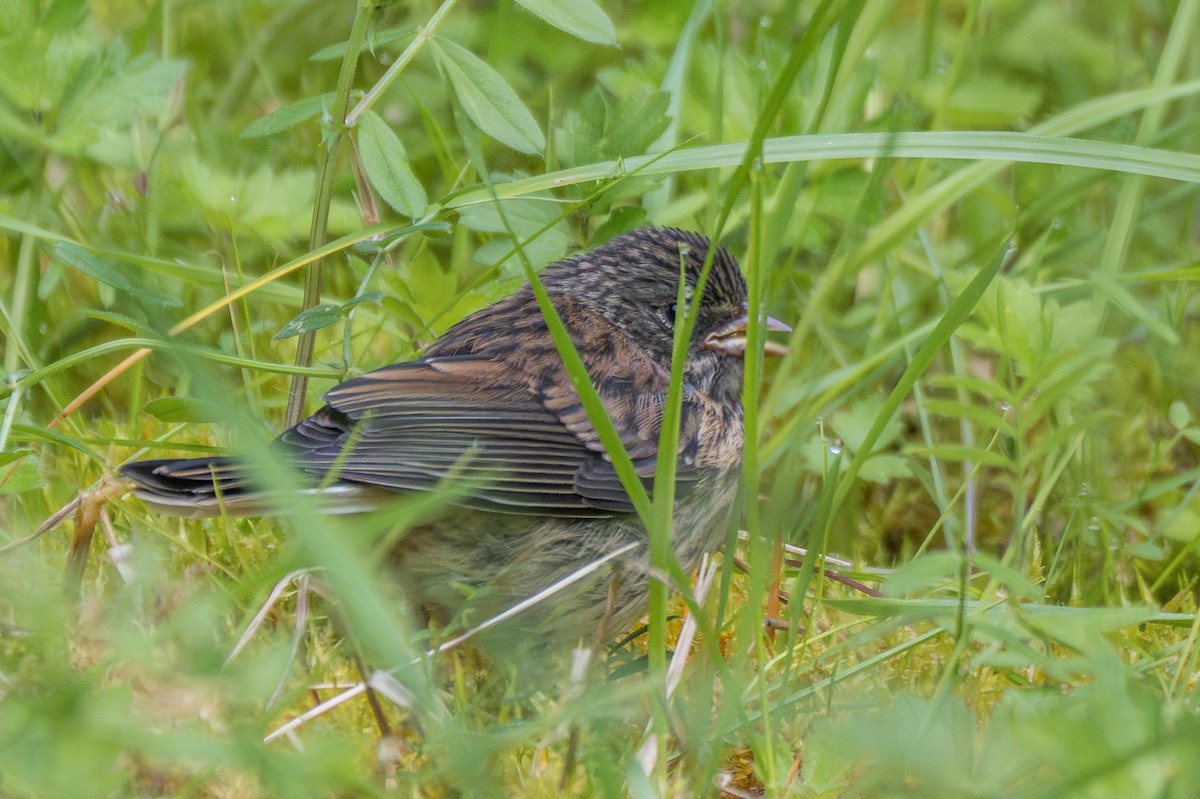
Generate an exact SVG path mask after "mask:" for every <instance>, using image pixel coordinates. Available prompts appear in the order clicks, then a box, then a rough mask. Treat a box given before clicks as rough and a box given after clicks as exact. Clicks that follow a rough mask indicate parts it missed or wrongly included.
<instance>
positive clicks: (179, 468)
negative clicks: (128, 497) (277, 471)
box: [121, 457, 262, 518]
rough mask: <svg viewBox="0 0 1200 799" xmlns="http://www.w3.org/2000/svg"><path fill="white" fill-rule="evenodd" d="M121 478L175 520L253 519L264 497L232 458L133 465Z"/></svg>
mask: <svg viewBox="0 0 1200 799" xmlns="http://www.w3.org/2000/svg"><path fill="white" fill-rule="evenodd" d="M121 476H122V477H124V478H125V479H126V480H129V481H130V482H132V483H133V484H134V493H135V494H137V495H138V496H139V497H140V498H141V499H143V500H145V501H146V503H147V504H148V505H150V506H151V507H152V508H154V509H156V510H158V511H161V512H163V513H169V514H171V515H172V516H186V517H192V518H201V517H206V516H220V515H221V514H223V513H226V514H229V515H234V516H253V515H255V513H256V512H259V511H258V510H256V509H261V507H262V502H261V495H260V494H259V492H257V491H255V490H254V489H253V488H252V487H251V485H250V483H249V480H248V479H247V477H246V474H245V470H244V469H243V467H242V466H241V465H240V464H239V463H237V461H235V460H234V459H232V458H223V457H212V458H169V459H165V460H149V461H138V462H136V463H129V464H126V465H124V466H122V467H121Z"/></svg>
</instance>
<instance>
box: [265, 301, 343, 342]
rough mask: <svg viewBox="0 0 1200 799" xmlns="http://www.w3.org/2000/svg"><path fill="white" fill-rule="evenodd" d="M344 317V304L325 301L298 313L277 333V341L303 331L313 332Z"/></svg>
mask: <svg viewBox="0 0 1200 799" xmlns="http://www.w3.org/2000/svg"><path fill="white" fill-rule="evenodd" d="M341 318H342V306H340V305H333V304H330V303H325V304H323V305H314V306H313V307H311V308H306V309H304V310H303V311H301V312H300V313H298V314H296V315H295V316H293V317H292V318H291V320H289V321H288V323H287V324H286V325H284V326H283V328H282V329H281V330H280V331H279V332H278V333H276V334H275V340H276V341H282V340H283V339H285V338H292V337H294V336H298V335H300V334H301V333H311V332H313V331H314V330H320V329H321V328H323V327H329V326H330V325H332V324H335V323H337V322H338V321H339V320H340V319H341Z"/></svg>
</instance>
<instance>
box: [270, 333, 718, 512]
mask: <svg viewBox="0 0 1200 799" xmlns="http://www.w3.org/2000/svg"><path fill="white" fill-rule="evenodd" d="M642 357H643V358H644V356H642ZM605 362H606V363H610V364H614V365H615V366H614V368H616V369H620V370H621V374H620V375H613V374H607V375H606V374H603V373H597V372H596V371H595V370H593V374H592V378H593V381H594V382H595V383H597V384H599V385H600V386H601V387H602V388H601V394H602V397H603V399H604V400H605V404H606V406H607V408H608V410H609V414H610V416H611V417H612V419H613V422H614V424H615V425H616V428H617V430H618V432H619V433H620V435H621V439H622V442H623V443H624V444H625V446H626V449H627V451H628V452H629V454H630V456H631V458H632V459H633V461H634V464H635V466H636V468H637V471H638V474H639V475H641V476H642V478H643V481H644V482H645V483H646V485H647V487H649V484H650V482H651V481H652V479H653V474H654V461H655V457H656V454H657V443H658V431H659V428H660V426H661V419H662V405H663V398H664V397H665V395H666V382H665V378H664V375H663V374H662V373H661V369H659V370H658V373H655V371H654V370H653V369H649V368H645V369H642V368H638V369H634V370H633V372H632V373H630V372H629V370H628V368H627V367H628V364H629V363H630V361H628V360H625V361H624V364H625V366H620V364H621V363H622V360H621V359H620V358H615V359H614V358H608V359H605ZM325 400H326V402H327V403H328V404H327V405H326V407H325V408H323V409H322V410H321V411H319V412H317V413H316V414H314V415H313V416H312V417H310V418H309V419H307V420H305V421H304V422H302V423H300V424H299V425H298V426H296V427H295V428H293V429H291V430H289V431H288V432H286V433H284V434H283V436H281V439H282V442H283V444H284V445H285V446H286V447H288V449H289V450H290V456H291V459H292V460H293V462H294V463H295V464H296V465H297V466H298V467H300V468H301V469H304V470H306V471H309V472H312V473H315V474H320V475H324V474H329V473H332V474H334V475H336V477H337V478H338V479H341V480H346V481H351V482H354V483H360V484H366V485H372V486H379V487H383V488H388V489H393V490H430V489H433V488H434V487H436V486H437V485H439V484H440V483H442V482H443V481H445V480H447V479H452V480H463V481H467V483H468V489H467V497H466V498H465V499H462V500H459V504H463V505H467V506H470V507H475V508H481V509H486V510H491V511H500V512H510V513H531V514H545V515H560V516H582V517H587V516H593V517H594V516H605V515H609V514H611V513H620V512H628V511H631V510H632V509H633V506H632V504H631V503H630V501H629V498H628V496H627V495H626V494H625V491H624V489H623V488H622V487H621V485H620V481H619V480H618V479H617V476H616V472H615V470H614V469H613V467H612V464H611V462H610V461H609V459H608V457H607V454H606V453H605V452H604V448H603V446H602V445H601V444H600V442H599V438H598V437H597V435H596V433H595V430H594V429H593V427H592V425H591V423H590V421H588V418H587V414H586V413H585V412H584V411H583V408H582V406H581V405H580V404H579V400H578V397H577V395H576V394H575V391H574V389H573V388H572V387H571V386H570V383H569V382H568V381H567V379H566V377H565V375H563V374H562V372H561V368H559V369H556V370H554V373H553V374H546V375H537V374H530V372H529V370H528V369H526V368H521V367H519V366H514V365H513V364H511V363H508V362H501V361H499V360H495V359H492V358H489V357H486V356H479V355H451V356H438V357H428V358H424V359H421V360H417V361H411V362H407V363H401V364H396V365H394V366H387V367H384V368H382V369H379V370H377V371H374V372H371V373H369V374H366V375H363V376H361V377H358V378H355V379H353V380H349V381H347V382H345V383H343V384H341V385H339V386H337V387H335V388H334V389H332V390H331V391H329V392H328V393H327V394H326V395H325ZM697 407H698V406H697V403H696V402H686V403H685V412H684V423H683V427H682V430H681V437H680V439H681V447H680V451H681V455H682V456H683V457H682V458H681V463H680V469H679V474H678V484H679V489H677V490H681V491H686V489H687V486H688V485H690V484H691V482H692V481H693V480H694V479H695V478H696V477H697V476H698V470H696V469H694V468H692V467H691V466H689V465H686V464H687V461H688V455H687V453H688V450H689V448H692V449H694V446H695V443H694V442H696V441H697V440H698V434H697V428H698V423H699V418H700V413H699V412H698V410H697ZM691 462H692V463H694V458H693V459H691Z"/></svg>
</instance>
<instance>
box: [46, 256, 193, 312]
mask: <svg viewBox="0 0 1200 799" xmlns="http://www.w3.org/2000/svg"><path fill="white" fill-rule="evenodd" d="M52 251H53V253H54V257H55V258H57V259H58V260H60V261H62V262H63V263H65V264H66V265H67V266H70V267H74V268H75V269H78V270H79V271H80V272H83V273H84V274H85V275H87V276H89V277H92V278H95V279H96V280H98V281H100V282H101V283H103V284H105V285H106V286H112V287H113V288H114V289H117V290H118V291H123V292H125V293H126V294H130V295H132V296H134V297H138V298H140V299H143V300H145V301H147V302H152V303H155V304H156V305H163V306H166V307H168V308H178V307H179V306H180V305H181V304H182V303H180V301H179V300H177V299H176V298H174V297H168V296H166V295H165V294H158V293H156V292H153V291H147V290H146V289H144V288H142V287H141V286H138V285H136V284H134V283H132V282H130V280H129V279H128V278H127V277H125V275H123V274H122V273H121V271H120V269H119V268H118V267H117V266H116V265H115V264H113V263H110V262H108V261H105V260H103V259H100V258H97V257H96V256H95V255H92V254H91V253H90V252H88V251H87V250H85V249H83V248H82V247H80V246H79V245H78V244H72V243H71V242H67V241H60V242H58V243H57V244H55V245H54V247H53V250H52Z"/></svg>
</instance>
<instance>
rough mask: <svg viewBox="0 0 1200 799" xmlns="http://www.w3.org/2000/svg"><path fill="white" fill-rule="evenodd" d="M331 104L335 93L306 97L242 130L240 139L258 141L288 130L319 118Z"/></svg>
mask: <svg viewBox="0 0 1200 799" xmlns="http://www.w3.org/2000/svg"><path fill="white" fill-rule="evenodd" d="M331 102H333V92H329V93H327V94H322V95H318V96H317V97H305V98H304V99H303V100H297V101H296V102H294V103H288V104H287V105H285V106H282V107H280V108H277V109H275V110H274V111H272V112H271V113H269V114H267V115H266V116H261V117H259V118H258V119H256V120H254V121H253V122H251V123H250V124H249V125H247V126H246V127H245V128H243V129H242V132H241V133H240V134H239V135H238V138H239V139H257V138H261V137H262V136H270V135H271V134H273V133H280V132H282V131H285V130H288V129H289V128H293V127H295V126H296V125H299V124H300V123H301V122H306V121H307V120H310V119H312V118H313V117H315V116H317V115H318V114H320V113H321V112H322V111H323V110H324V109H325V106H326V105H328V104H329V103H331Z"/></svg>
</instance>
